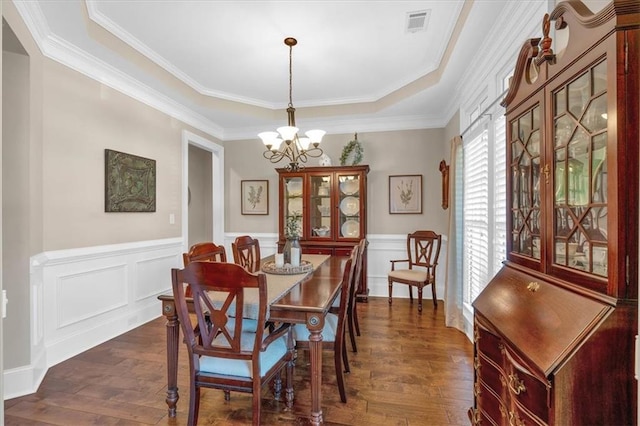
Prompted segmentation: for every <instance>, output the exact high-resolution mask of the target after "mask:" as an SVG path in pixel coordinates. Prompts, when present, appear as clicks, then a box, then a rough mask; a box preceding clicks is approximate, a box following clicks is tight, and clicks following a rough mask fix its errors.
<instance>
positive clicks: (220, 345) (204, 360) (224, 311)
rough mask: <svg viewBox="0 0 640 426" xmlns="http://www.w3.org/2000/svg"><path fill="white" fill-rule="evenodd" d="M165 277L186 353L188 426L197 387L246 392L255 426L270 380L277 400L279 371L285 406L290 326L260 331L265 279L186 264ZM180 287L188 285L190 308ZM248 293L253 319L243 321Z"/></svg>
mask: <svg viewBox="0 0 640 426" xmlns="http://www.w3.org/2000/svg"><path fill="white" fill-rule="evenodd" d="M171 274H172V285H173V295H174V298H175V304H176V311H177V314H178V319H179V320H180V324H181V326H182V331H183V332H184V336H185V338H184V342H185V344H186V345H187V350H188V354H189V373H190V395H189V420H188V422H189V425H194V424H197V421H198V409H199V406H200V389H201V388H202V387H207V388H214V389H222V390H230V391H237V392H245V393H251V394H252V395H253V406H252V418H253V424H254V425H259V424H260V411H261V410H260V403H261V393H262V387H263V386H264V385H265V384H266V383H268V382H270V381H271V380H274V379H275V383H276V386H275V391H276V397H277V398H279V397H280V395H279V393H280V390H281V382H280V380H279V377H280V373H281V371H282V370H283V369H285V368H286V370H287V383H286V401H287V405H288V406H290V407H291V406H292V404H293V380H292V369H293V354H294V353H293V339H292V335H291V332H290V330H291V327H290V325H288V324H281V325H280V327H279V328H278V329H277V330H274V331H273V332H271V333H269V332H268V329H267V328H266V310H267V281H266V276H265V275H264V274H262V273H259V274H253V273H251V272H248V271H247V270H245V269H244V268H243V267H242V266H240V265H236V264H233V263H222V262H191V263H189V264H188V265H187V266H185V268H184V269H172V271H171ZM183 283H186V284H188V285H189V286H191V291H192V295H193V296H192V297H193V304H192V306H193V308H192V309H191V308H190V303H189V300H188V299H187V298H186V297H185V293H184V291H183ZM248 291H253V292H257V295H258V306H257V311H258V312H257V318H256V319H255V320H248V319H246V318H245V319H243V317H244V316H245V313H246V311H245V305H244V301H245V297H246V293H247V292H248ZM212 298H215V299H212ZM191 312H192V313H191ZM190 313H191V314H190ZM208 318H210V321H208Z"/></svg>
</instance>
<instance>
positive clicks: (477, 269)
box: [462, 129, 493, 303]
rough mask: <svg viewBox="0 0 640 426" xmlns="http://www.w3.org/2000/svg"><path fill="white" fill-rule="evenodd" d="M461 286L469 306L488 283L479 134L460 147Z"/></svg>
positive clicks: (483, 151)
mask: <svg viewBox="0 0 640 426" xmlns="http://www.w3.org/2000/svg"><path fill="white" fill-rule="evenodd" d="M463 150H464V151H463V155H464V173H463V179H464V189H463V214H462V216H463V226H462V234H463V239H464V244H463V247H464V248H463V262H464V263H463V268H464V270H463V285H464V295H465V300H464V302H465V303H471V302H473V300H474V299H475V298H476V297H477V296H478V294H480V292H481V291H482V289H483V288H484V286H485V285H486V284H487V282H488V281H489V273H490V271H489V242H490V241H491V240H490V239H489V215H490V214H493V210H491V211H490V210H489V138H488V131H487V130H486V129H484V130H482V131H481V132H480V134H478V135H477V136H475V137H473V138H472V139H471V140H470V141H469V142H468V143H464V144H463Z"/></svg>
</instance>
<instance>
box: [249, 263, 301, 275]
mask: <svg viewBox="0 0 640 426" xmlns="http://www.w3.org/2000/svg"><path fill="white" fill-rule="evenodd" d="M261 269H262V272H265V273H267V274H275V275H297V274H306V273H307V272H311V271H313V263H311V262H309V261H308V260H301V261H300V266H291V265H289V264H286V265H284V266H280V267H279V266H276V262H275V261H274V260H268V261H266V262H264V263H263V264H262V266H261Z"/></svg>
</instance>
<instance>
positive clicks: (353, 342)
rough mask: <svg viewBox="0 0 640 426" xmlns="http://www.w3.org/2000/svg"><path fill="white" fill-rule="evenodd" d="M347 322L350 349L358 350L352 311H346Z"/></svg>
mask: <svg viewBox="0 0 640 426" xmlns="http://www.w3.org/2000/svg"><path fill="white" fill-rule="evenodd" d="M347 323H349V338H350V339H351V349H352V350H353V352H358V347H357V346H356V332H355V330H354V324H353V323H354V319H353V311H351V312H347ZM345 348H346V346H345Z"/></svg>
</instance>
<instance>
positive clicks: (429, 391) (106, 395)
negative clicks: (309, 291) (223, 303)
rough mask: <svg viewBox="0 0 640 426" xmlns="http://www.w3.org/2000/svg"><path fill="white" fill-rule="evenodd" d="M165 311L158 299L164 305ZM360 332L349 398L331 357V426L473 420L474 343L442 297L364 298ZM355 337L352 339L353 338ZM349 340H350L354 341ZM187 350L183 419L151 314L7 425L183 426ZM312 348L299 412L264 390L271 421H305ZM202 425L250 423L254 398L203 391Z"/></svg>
mask: <svg viewBox="0 0 640 426" xmlns="http://www.w3.org/2000/svg"><path fill="white" fill-rule="evenodd" d="M158 310H160V304H159V303H158ZM358 310H359V316H360V325H361V329H362V336H360V337H359V338H358V340H357V343H358V353H353V352H351V351H350V349H349V362H350V364H351V374H349V375H347V376H346V384H347V392H348V393H347V397H348V402H347V403H346V404H343V403H341V402H340V397H339V395H338V388H337V385H336V379H335V373H334V367H333V359H332V357H331V356H329V354H328V353H326V354H325V356H324V357H323V361H324V366H323V373H322V374H323V386H322V398H323V411H324V420H325V424H327V425H385V426H387V425H412V426H414V425H429V426H431V425H434V426H435V425H468V424H469V420H468V418H467V414H466V412H467V409H468V408H469V407H470V406H471V404H472V400H473V397H472V391H473V365H472V357H473V346H472V344H471V343H470V342H469V341H468V339H467V338H466V337H465V336H464V335H463V334H462V333H461V332H459V331H457V330H454V329H450V328H447V327H445V326H444V306H443V303H442V301H440V302H439V304H438V309H437V310H435V311H434V309H433V305H432V304H431V302H429V303H425V304H424V309H423V312H422V315H418V313H417V303H416V302H414V303H413V305H411V304H410V302H409V300H408V299H394V301H393V305H392V306H391V307H389V305H388V303H387V299H386V298H369V303H360V304H358ZM347 340H348V338H347ZM348 347H349V348H350V344H348ZM185 355H186V349H185V348H184V346H183V345H182V346H181V348H180V370H179V376H178V386H179V390H180V392H181V393H180V400H179V401H178V415H177V417H176V418H173V419H171V418H169V417H168V416H167V409H166V404H165V401H164V400H165V395H166V363H165V320H164V318H163V317H161V318H158V319H156V320H154V321H151V322H149V323H147V324H145V325H143V326H141V327H138V328H136V329H134V330H132V331H130V332H128V333H125V334H123V335H121V336H119V337H117V338H115V339H113V340H110V341H108V342H106V343H104V344H102V345H100V346H97V347H95V348H93V349H91V350H88V351H86V352H84V353H82V354H80V355H78V356H76V357H73V358H72V359H69V360H67V361H65V362H63V363H60V364H58V365H56V366H54V367H52V368H51V369H50V370H49V371H48V373H47V375H46V377H45V379H44V381H43V383H42V385H41V386H40V388H39V389H38V392H36V393H35V394H32V395H27V396H24V397H20V398H15V399H12V400H8V401H5V419H4V420H5V425H65V426H67V425H141V424H145V425H185V424H186V418H187V412H186V410H187V408H188V407H187V405H188V399H189V395H188V389H189V388H188V365H187V360H186V356H185ZM308 361H309V359H308V355H307V354H306V353H304V352H303V353H300V354H298V360H297V363H296V370H295V385H294V386H295V403H294V408H293V411H292V412H288V411H285V404H284V403H283V402H278V401H274V400H273V398H272V397H271V393H270V392H268V391H265V392H264V398H263V410H262V418H263V423H264V424H265V425H275V424H278V425H298V424H304V421H303V420H301V417H302V416H304V415H306V414H308V413H309V411H310V405H309V404H310V390H309V379H308V367H307V364H308ZM202 393H203V399H202V402H201V405H200V421H199V424H201V425H246V424H250V423H251V399H250V398H251V396H250V395H247V394H240V393H232V394H231V401H229V402H225V401H224V396H223V392H222V391H216V390H209V389H203V390H202Z"/></svg>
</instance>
